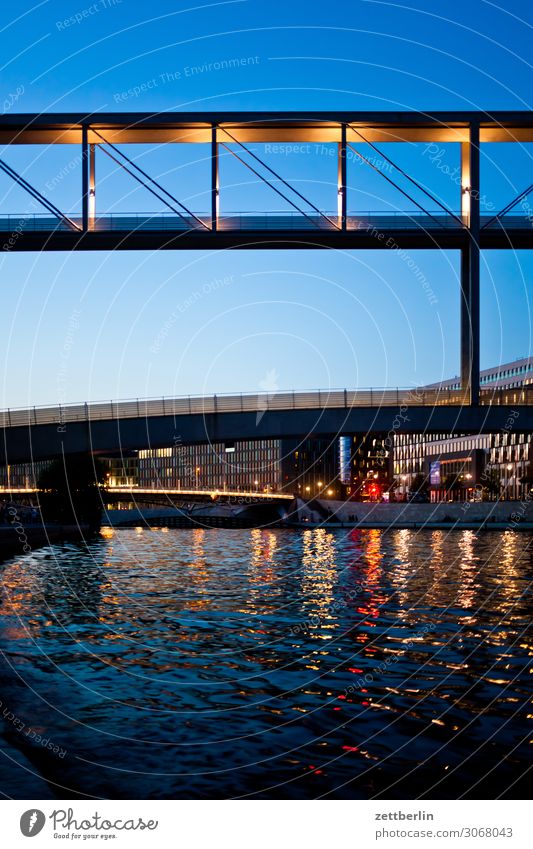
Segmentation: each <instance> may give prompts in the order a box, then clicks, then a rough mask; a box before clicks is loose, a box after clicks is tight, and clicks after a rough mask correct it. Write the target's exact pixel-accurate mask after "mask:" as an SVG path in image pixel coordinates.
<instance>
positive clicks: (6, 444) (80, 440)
mask: <svg viewBox="0 0 533 849" xmlns="http://www.w3.org/2000/svg"><path fill="white" fill-rule="evenodd" d="M517 411H518V413H519V419H518V420H519V423H520V425H519V426H520V430H526V431H527V430H530V429H533V385H532V386H529V387H528V386H526V387H523V388H521V389H513V390H502V389H492V390H491V389H483V390H482V391H481V393H480V403H479V404H476V405H471V404H468V403H465V394H464V393H463V392H462V391H457V390H451V389H367V390H358V391H352V390H347V389H337V390H333V389H325V390H317V391H315V392H276V393H248V394H246V393H241V394H237V395H210V396H184V397H181V398H159V399H143V400H141V399H135V400H131V401H121V402H116V401H109V402H103V403H94V404H69V405H58V406H53V407H28V408H24V409H16V410H15V409H8V410H4V411H2V412H0V427H2V428H3V436H4V438H3V441H2V446H1V448H0V465H7V464H12V463H22V462H27V461H30V460H31V461H33V462H36V461H38V460H46V459H51V458H54V457H58V456H62V455H66V454H78V453H84V452H90V453H93V454H101V455H108V454H119V453H127V452H130V451H135V450H141V449H145V448H164V447H168V446H170V445H191V444H201V443H207V442H234V441H237V440H258V439H284V438H293V437H295V438H299V439H302V438H305V437H333V436H334V435H335V434H338V435H341V434H366V433H371V432H376V433H382V434H388V433H391V432H394V433H423V432H426V433H495V432H498V431H500V430H502V429H504V428H505V426H506V424H508V422H509V421H510V420H511V414H513V416H512V421H513V422H515V421H516V412H517Z"/></svg>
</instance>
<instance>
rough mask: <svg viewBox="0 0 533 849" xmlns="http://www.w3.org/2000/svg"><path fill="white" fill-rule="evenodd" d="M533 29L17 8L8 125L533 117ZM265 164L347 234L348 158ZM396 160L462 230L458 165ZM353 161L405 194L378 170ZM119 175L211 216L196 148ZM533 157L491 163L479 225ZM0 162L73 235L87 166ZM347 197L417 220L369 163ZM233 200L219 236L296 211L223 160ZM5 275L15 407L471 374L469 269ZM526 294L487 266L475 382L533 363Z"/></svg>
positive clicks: (510, 8)
mask: <svg viewBox="0 0 533 849" xmlns="http://www.w3.org/2000/svg"><path fill="white" fill-rule="evenodd" d="M532 24H533V13H532V7H531V5H530V4H529V3H526V2H525V0H505V2H504V0H501V2H500V3H496V2H485V0H463V2H461V3H442V2H433V0H407V2H406V3H405V4H403V5H402V4H399V3H389V2H374V0H370V1H369V2H367V0H353V2H344V3H342V2H341V3H324V2H311V1H310V0H308V1H307V2H300V0H296V2H279V0H272V2H269V3H264V2H260V0H227V2H219V3H217V2H211V3H209V2H203V3H196V2H194V0H192V2H191V0H187V2H170V0H159V2H157V3H153V4H148V3H146V2H138V0H121V1H120V2H119V0H95V2H90V0H70V2H66V0H41V2H28V0H20V2H18V3H17V4H10V5H7V6H6V7H5V8H4V9H3V16H2V23H1V25H0V45H1V51H0V63H1V66H2V76H1V86H2V87H1V100H0V106H2V102H3V107H2V108H3V111H4V112H11V113H13V112H23V113H31V112H54V111H58V112H67V111H75V112H83V113H91V112H98V111H117V112H120V111H128V112H132V111H150V112H151V111H159V110H192V111H201V110H224V109H228V110H229V109H231V110H255V109H257V110H268V109H272V110H291V109H298V110H306V109H309V110H314V109H319V110H327V109H332V110H333V109H353V110H354V111H356V110H358V109H422V110H438V109H470V108H484V109H487V110H489V111H491V110H496V109H529V108H531V104H530V100H529V94H530V91H531V89H532V82H533V79H532V73H531V66H530V64H529V61H528V59H529V57H530V55H531V50H530V46H531V35H532ZM230 60H239V62H238V63H236V62H230ZM210 65H211V67H210ZM236 65H237V66H236ZM403 148H407V149H403ZM253 149H254V151H255V152H256V153H257V154H258V155H259V156H261V157H262V158H263V159H264V160H265V161H267V162H268V163H269V164H270V165H271V167H273V168H275V169H276V170H277V171H278V172H279V173H280V174H282V175H283V177H284V178H286V179H288V180H291V181H293V183H294V185H296V186H297V188H298V189H299V191H301V192H302V193H303V194H305V195H306V196H308V197H309V199H310V200H312V202H313V203H314V204H315V205H317V206H319V207H320V208H321V209H324V210H331V211H333V210H335V207H336V178H337V174H336V160H335V151H334V149H333V147H329V146H327V145H326V146H320V147H317V148H313V147H312V146H310V147H309V149H300V148H298V147H296V148H295V149H291V148H290V147H289V148H288V149H287V148H283V149H281V150H273V149H271V148H269V147H268V146H267V145H256V146H254V148H253ZM384 149H385V152H386V153H387V154H388V155H389V156H391V157H392V159H394V160H396V161H397V162H398V163H399V164H401V165H402V166H405V167H407V168H408V169H409V170H410V172H411V173H412V174H413V176H415V177H417V178H418V179H419V180H421V181H422V182H424V183H425V184H426V185H427V186H428V187H429V188H430V189H431V191H432V192H433V193H434V194H435V195H437V196H438V197H439V198H440V199H441V200H442V201H443V202H445V203H446V204H448V205H449V206H451V207H453V208H455V209H457V208H458V206H459V188H458V185H457V180H456V177H454V174H456V171H455V170H454V169H456V168H457V166H458V163H459V158H458V157H459V153H458V150H457V146H456V145H452V144H448V145H446V146H445V147H444V148H443V149H441V150H439V151H438V152H436V151H434V150H428V149H427V146H426V145H410V146H407V145H394V144H390V145H387V146H385V148H384ZM360 150H361V152H363V153H364V154H365V156H367V157H373V160H374V163H375V164H376V166H377V168H378V170H381V171H383V172H384V173H385V174H388V175H389V176H393V175H392V174H389V171H388V170H386V167H385V165H386V164H385V163H384V162H383V161H380V160H379V157H378V156H377V154H375V152H373V151H371V150H369V149H368V148H366V149H365V146H364V145H361V147H360ZM126 152H127V153H128V155H130V156H134V157H135V158H136V159H137V161H138V162H139V163H140V164H142V167H143V168H144V169H145V170H147V171H149V172H150V173H151V174H152V175H153V176H155V177H157V178H158V179H160V181H161V182H162V183H163V184H164V185H165V186H166V187H167V188H168V189H169V190H170V191H172V192H173V193H175V194H176V195H177V196H178V197H179V199H180V200H182V201H183V202H184V203H186V204H187V205H188V206H189V207H190V208H192V209H194V210H195V211H197V212H207V211H208V208H209V196H208V191H209V161H208V151H207V150H203V148H202V146H200V145H195V146H194V145H174V146H168V147H166V148H154V149H149V148H146V147H140V146H128V148H127V150H126ZM531 154H532V150H531V145H523V146H522V147H520V146H518V145H513V146H510V145H500V146H498V145H487V146H486V147H485V150H484V151H483V159H482V177H483V185H482V206H483V210H482V211H485V212H490V211H491V210H493V211H497V210H498V209H499V208H500V207H501V206H503V205H504V204H505V203H506V202H507V201H509V200H511V199H512V198H513V197H514V196H515V195H516V194H517V192H518V191H520V190H522V189H523V188H525V187H526V186H527V185H529V184H530V183H532V182H533V167H532V165H533V163H532V156H531ZM0 156H1V157H2V158H4V159H5V160H6V161H7V162H9V163H10V164H11V165H13V166H14V167H15V168H17V169H19V170H20V171H22V172H23V173H24V175H25V176H26V178H27V179H28V180H30V181H31V182H33V183H34V184H35V185H36V186H37V187H38V188H39V189H40V191H42V192H43V193H45V194H46V195H47V196H48V197H49V198H50V200H52V201H53V202H54V203H55V204H56V205H57V206H59V207H60V208H61V209H63V210H65V211H70V212H73V213H78V214H79V211H80V186H81V170H80V162H79V151H78V150H77V149H76V148H75V147H73V146H68V145H58V146H55V147H54V148H52V149H46V148H45V147H40V146H39V147H37V146H29V147H23V146H20V147H17V148H11V149H6V148H3V149H2V148H0ZM96 170H97V210H98V212H100V213H104V212H106V213H109V212H115V213H116V212H132V211H137V212H154V211H156V210H158V209H163V207H161V206H159V205H158V202H157V201H156V199H155V198H153V197H152V196H151V195H150V194H148V193H147V192H146V190H144V189H142V188H141V187H139V186H137V184H136V183H134V182H133V181H132V180H131V178H129V177H128V176H127V175H126V174H124V173H123V172H117V168H116V166H114V165H113V163H111V162H110V161H109V160H107V159H106V157H105V156H104V155H103V154H102V153H101V152H98V153H97V162H96ZM348 183H349V209H350V210H352V211H357V210H360V211H362V210H389V211H396V210H406V209H407V210H409V209H414V207H413V206H412V205H410V204H409V202H408V201H406V200H405V198H404V197H402V195H401V194H400V193H399V192H397V191H396V190H394V189H392V188H391V187H390V186H389V185H388V184H387V182H386V181H385V180H384V179H383V177H382V176H381V175H380V174H378V173H376V172H374V171H372V170H371V169H370V168H369V167H368V166H366V165H361V164H360V163H358V162H357V161H356V159H355V158H352V159H351V160H350V161H349V163H348ZM402 185H404V186H405V185H406V184H405V183H402ZM221 189H222V196H221V211H222V212H237V211H243V212H246V211H258V210H268V209H270V210H272V209H277V210H283V209H289V207H286V206H285V205H284V203H283V201H282V200H281V198H279V197H277V196H276V195H274V194H273V193H272V192H271V190H270V189H268V188H267V187H265V186H264V185H262V184H261V183H259V182H258V181H257V179H256V178H254V177H253V175H252V174H251V173H250V172H249V171H247V170H246V169H245V168H243V167H242V166H241V165H240V164H239V163H238V162H237V161H236V160H235V159H234V158H233V157H232V156H231V154H229V153H225V154H223V155H222V161H221ZM417 199H420V200H421V199H422V197H421V196H419V195H417ZM0 204H1V208H0V213H1V214H7V213H12V214H19V213H23V212H26V211H28V210H31V209H32V207H31V205H30V199H29V198H28V197H27V196H26V195H24V194H23V193H22V192H21V191H20V190H18V189H16V188H15V187H14V185H13V184H12V183H10V182H9V180H8V178H7V177H5V176H4V175H2V176H1V177H0ZM409 260H411V262H409ZM0 267H1V280H2V288H1V297H2V309H1V310H0V333H1V340H2V349H3V370H2V372H3V373H2V380H1V384H0V385H1V398H0V406H12V407H13V406H17V405H25V404H44V403H55V402H68V401H78V400H85V399H87V400H98V399H105V398H129V397H143V396H160V395H167V396H168V395H173V394H189V393H201V392H230V391H238V390H241V389H242V390H250V391H254V390H258V389H262V388H267V389H275V388H281V389H293V388H294V389H308V388H309V389H310V388H318V387H344V386H347V387H367V386H410V385H417V384H423V383H427V382H432V381H435V380H438V379H441V378H444V377H448V376H453V375H455V374H456V373H457V371H458V364H459V329H458V328H459V290H458V256H456V255H455V254H454V252H441V253H439V252H436V251H435V252H428V251H412V252H410V254H409V257H408V258H406V257H403V258H402V257H400V256H398V255H397V254H395V253H394V252H391V251H372V252H371V251H366V252H365V251H350V252H343V253H337V252H332V251H328V252H326V251H298V252H297V251H287V252H280V251H273V252H257V251H242V252H237V251H227V252H219V253H203V252H181V251H174V252H171V251H169V252H121V253H118V252H116V253H109V254H106V253H93V254H91V253H81V252H80V253H75V254H66V253H65V254H63V253H47V254H42V255H39V254H30V253H26V254H25V253H18V254H17V253H13V254H6V253H4V254H3V255H2V256H1V258H0ZM532 271H533V262H532V258H531V255H530V254H528V252H525V251H523V252H512V251H507V252H485V254H484V255H483V275H482V327H483V335H482V367H488V366H491V365H495V364H497V363H498V362H502V361H506V360H510V359H513V358H516V357H520V356H525V355H528V354H530V353H531V348H532V341H531V318H530V314H531V313H530V298H531V296H532V295H533V285H532V282H531V281H532ZM421 275H423V276H424V278H425V281H426V283H425V285H422V283H421V280H422V277H421Z"/></svg>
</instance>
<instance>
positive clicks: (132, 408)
mask: <svg viewBox="0 0 533 849" xmlns="http://www.w3.org/2000/svg"><path fill="white" fill-rule="evenodd" d="M480 400H481V403H482V404H504V405H508V406H512V405H524V404H526V405H531V404H533V384H532V385H531V386H525V387H522V388H518V389H482V390H481V398H480ZM464 403H465V398H464V396H463V393H462V392H461V391H460V390H456V389H439V388H433V389H421V388H416V389H413V388H407V389H401V388H397V389H387V388H373V389H357V390H350V389H319V390H315V391H312V392H287V391H283V392H281V391H280V392H270V393H267V392H265V393H256V392H251V393H240V394H238V395H231V394H222V395H207V396H203V395H197V396H194V395H185V396H181V397H177V398H143V399H140V398H139V399H135V400H128V401H103V402H94V403H91V404H65V405H63V404H62V405H58V406H53V407H26V408H22V409H7V410H3V411H0V427H27V426H31V425H40V424H54V425H57V426H61V425H64V424H67V423H68V422H77V421H102V420H110V419H127V418H151V417H153V416H183V415H191V414H192V415H212V414H216V413H245V412H248V413H250V412H252V413H253V412H255V413H256V414H257V415H259V414H262V413H266V412H267V411H276V410H279V411H281V410H321V409H339V408H344V409H347V410H348V409H351V408H352V407H405V408H406V409H408V408H409V407H414V406H441V405H446V406H461V405H462V404H464Z"/></svg>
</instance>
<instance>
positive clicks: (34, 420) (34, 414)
mask: <svg viewBox="0 0 533 849" xmlns="http://www.w3.org/2000/svg"><path fill="white" fill-rule="evenodd" d="M33 423H34V424H37V410H36V409H35V407H34V408H33Z"/></svg>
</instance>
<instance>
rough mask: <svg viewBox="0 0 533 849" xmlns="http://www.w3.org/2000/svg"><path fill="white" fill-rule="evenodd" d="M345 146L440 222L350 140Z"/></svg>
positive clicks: (434, 219) (426, 213) (424, 211)
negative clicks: (360, 151) (353, 145)
mask: <svg viewBox="0 0 533 849" xmlns="http://www.w3.org/2000/svg"><path fill="white" fill-rule="evenodd" d="M346 147H349V148H350V150H352V151H353V152H354V153H355V155H356V156H358V157H359V158H360V159H362V160H363V162H366V164H367V165H370V167H371V168H373V170H374V171H377V173H378V174H381V176H382V177H384V178H385V180H386V181H387V183H390V184H391V186H394V188H395V189H398V191H399V192H401V193H402V195H404V196H405V197H406V198H407V199H408V200H410V201H411V203H414V205H415V206H417V207H418V208H419V209H420V210H421V211H422V212H423V213H424V214H425V215H428V216H429V218H432V219H433V221H435V223H436V224H440V222H439V221H438V219H437V218H435V217H434V216H433V215H432V214H431V212H428V211H427V209H424V207H423V206H422V204H420V203H418V201H416V200H415V199H414V198H413V197H411V195H410V194H409V193H408V192H406V191H405V190H404V189H402V188H401V186H398V185H397V183H395V182H394V180H391V178H390V177H387V175H386V174H384V173H383V171H380V170H379V168H376V166H375V165H374V164H373V163H372V162H371V161H370V159H367V158H366V156H363V154H362V153H359V151H358V150H356V149H355V147H352V145H351V144H350V142H346Z"/></svg>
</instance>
